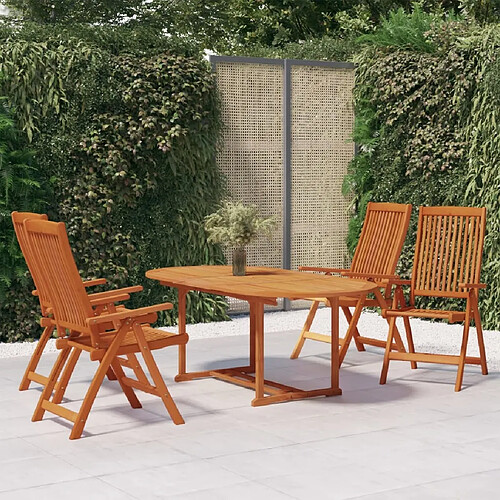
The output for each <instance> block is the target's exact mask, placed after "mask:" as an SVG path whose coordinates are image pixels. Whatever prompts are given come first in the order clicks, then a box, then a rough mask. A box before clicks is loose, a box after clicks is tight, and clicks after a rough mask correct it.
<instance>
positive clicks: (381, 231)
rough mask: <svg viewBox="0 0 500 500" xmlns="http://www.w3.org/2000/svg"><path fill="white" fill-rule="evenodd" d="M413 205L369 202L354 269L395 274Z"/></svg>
mask: <svg viewBox="0 0 500 500" xmlns="http://www.w3.org/2000/svg"><path fill="white" fill-rule="evenodd" d="M410 216H411V205H402V204H399V203H373V202H370V203H368V207H367V209H366V216H365V220H364V222H363V229H362V230H361V235H360V236H359V241H358V245H357V247H356V251H355V252H354V257H353V259H352V264H351V271H352V272H355V273H367V274H394V273H395V271H396V266H397V264H398V260H399V256H400V254H401V250H402V249H403V244H404V242H405V238H406V233H407V231H408V225H409V224H410Z"/></svg>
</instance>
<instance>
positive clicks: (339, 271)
mask: <svg viewBox="0 0 500 500" xmlns="http://www.w3.org/2000/svg"><path fill="white" fill-rule="evenodd" d="M299 271H317V272H319V273H336V274H342V273H345V272H348V271H349V269H339V268H336V267H314V266H299Z"/></svg>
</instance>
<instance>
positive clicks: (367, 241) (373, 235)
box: [290, 202, 413, 363]
mask: <svg viewBox="0 0 500 500" xmlns="http://www.w3.org/2000/svg"><path fill="white" fill-rule="evenodd" d="M411 208H412V207H411V205H402V204H397V203H373V202H370V203H368V206H367V209H366V216H365V220H364V223H363V228H362V230H361V234H360V237H359V241H358V245H357V247H356V251H355V252H354V256H353V259H352V264H351V267H350V268H349V269H337V268H322V267H309V266H301V267H299V270H303V271H317V272H323V273H325V274H334V273H335V274H340V275H342V276H346V277H350V278H360V279H368V280H371V281H375V282H376V283H377V284H379V285H380V288H381V289H383V290H384V293H383V294H382V292H381V291H380V290H377V291H376V292H375V294H374V295H375V297H374V298H372V299H370V298H369V299H366V300H365V303H364V306H367V307H380V308H381V309H386V308H388V307H391V305H392V295H393V293H392V289H393V283H394V280H395V279H396V278H397V276H395V274H394V273H395V271H396V265H397V263H398V259H399V255H400V254H401V250H402V248H403V244H404V241H405V238H406V233H407V231H408V225H409V223H410V216H411ZM394 297H395V298H396V300H397V302H398V303H399V304H402V305H405V299H404V295H403V293H402V289H401V287H400V286H399V285H398V286H396V287H395V290H394ZM322 302H323V303H326V305H328V306H329V304H328V303H327V301H326V299H324V298H315V299H313V303H312V305H311V308H310V309H309V314H308V315H307V319H306V321H305V323H304V326H303V328H302V331H301V333H300V335H299V339H298V341H297V344H296V345H295V348H294V350H293V352H292V354H291V356H290V357H291V358H292V359H295V358H297V357H298V356H299V354H300V352H301V350H302V348H303V346H304V343H305V341H306V339H311V340H317V341H320V342H327V343H330V342H331V338H330V336H329V335H323V334H320V333H314V332H311V331H310V328H311V325H312V323H313V320H314V317H315V315H316V311H317V310H318V307H319V305H320V304H321V303H322ZM339 304H340V307H341V309H342V311H343V313H344V315H345V317H346V319H347V322H348V324H349V328H348V330H347V333H346V336H345V337H344V338H341V339H340V363H342V361H343V360H344V357H345V355H346V353H347V349H348V348H349V344H350V342H351V340H352V339H353V338H354V341H355V343H356V347H357V349H358V351H364V350H365V348H364V344H369V345H374V346H378V347H385V345H386V342H385V341H383V340H378V339H373V338H370V337H366V336H361V335H360V334H359V331H358V329H357V327H356V325H357V322H358V319H359V316H360V314H361V310H362V308H363V305H362V304H361V303H360V302H359V301H358V300H357V299H356V298H353V297H340V300H339ZM350 307H354V308H355V310H354V314H351V311H350V309H349V308H350ZM405 329H406V336H407V340H408V345H409V350H410V351H412V349H413V341H412V336H411V330H410V324H409V321H405ZM391 348H394V349H396V350H398V351H401V352H406V351H405V348H404V344H403V342H402V340H401V337H400V335H399V333H398V332H397V330H396V331H395V332H394V343H393V344H391Z"/></svg>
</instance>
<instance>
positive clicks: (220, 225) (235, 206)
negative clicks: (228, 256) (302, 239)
mask: <svg viewBox="0 0 500 500" xmlns="http://www.w3.org/2000/svg"><path fill="white" fill-rule="evenodd" d="M275 225H276V218H275V217H261V216H260V215H259V211H258V209H257V207H256V206H254V205H244V204H243V203H242V202H241V201H230V200H226V201H224V202H223V203H222V205H221V207H220V208H219V210H217V211H216V212H214V213H213V214H210V215H207V216H206V217H205V230H206V231H207V233H208V241H209V242H210V243H219V244H221V245H224V246H227V247H233V262H232V264H233V274H234V275H235V276H245V272H246V259H247V257H246V248H245V247H246V246H247V245H248V244H249V243H250V242H252V241H253V240H254V239H255V238H256V237H257V236H259V235H260V234H265V235H268V236H270V235H271V233H272V230H273V229H274V227H275Z"/></svg>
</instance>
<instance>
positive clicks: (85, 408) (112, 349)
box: [69, 321, 130, 439]
mask: <svg viewBox="0 0 500 500" xmlns="http://www.w3.org/2000/svg"><path fill="white" fill-rule="evenodd" d="M128 331H130V322H129V321H126V322H125V323H124V324H123V325H122V326H121V328H120V329H119V330H118V332H117V334H116V336H115V338H114V340H113V342H111V344H110V345H109V347H108V349H107V351H106V354H104V357H103V358H102V360H101V362H100V364H99V367H98V368H97V370H96V372H95V374H94V378H93V379H92V382H91V383H90V386H89V388H88V390H87V393H86V394H85V397H84V399H83V402H82V406H80V410H79V411H78V415H77V418H76V421H75V425H74V426H73V429H72V430H71V434H70V435H69V438H70V439H79V438H80V437H81V435H82V432H83V429H84V427H85V424H86V422H87V418H88V416H89V413H90V410H91V409H92V405H93V404H94V401H95V398H96V396H97V393H98V392H99V389H100V387H101V384H102V381H103V380H104V377H105V376H106V373H107V371H108V369H109V367H110V366H111V363H112V362H113V360H114V359H115V357H116V353H117V352H118V349H119V347H120V345H121V343H122V342H123V339H124V338H125V334H126V333H127V332H128Z"/></svg>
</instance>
